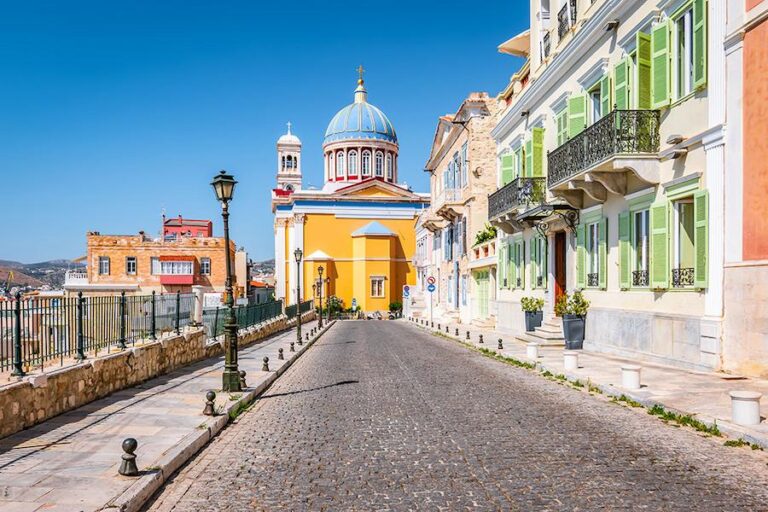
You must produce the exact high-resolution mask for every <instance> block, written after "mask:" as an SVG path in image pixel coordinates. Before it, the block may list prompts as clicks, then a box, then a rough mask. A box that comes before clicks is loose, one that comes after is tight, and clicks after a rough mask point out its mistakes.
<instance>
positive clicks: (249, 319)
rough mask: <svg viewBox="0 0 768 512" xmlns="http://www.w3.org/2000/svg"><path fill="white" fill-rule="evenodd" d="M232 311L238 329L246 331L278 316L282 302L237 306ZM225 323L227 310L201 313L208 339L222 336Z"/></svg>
mask: <svg viewBox="0 0 768 512" xmlns="http://www.w3.org/2000/svg"><path fill="white" fill-rule="evenodd" d="M234 309H235V319H236V320H237V326H238V328H239V329H246V328H248V327H251V326H252V325H258V324H260V323H262V322H266V321H267V320H271V319H273V318H277V317H278V316H280V315H281V314H282V312H283V301H281V300H274V301H271V302H264V303H262V304H251V305H249V306H237V307H235V308H234ZM226 321H227V308H216V309H206V310H204V311H203V326H204V327H205V332H206V334H207V336H208V337H209V338H215V337H217V336H219V335H220V334H223V333H224V324H225V323H226Z"/></svg>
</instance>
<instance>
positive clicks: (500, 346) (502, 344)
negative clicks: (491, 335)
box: [498, 338, 504, 350]
mask: <svg viewBox="0 0 768 512" xmlns="http://www.w3.org/2000/svg"><path fill="white" fill-rule="evenodd" d="M498 349H499V350H504V343H503V342H502V341H501V338H499V346H498Z"/></svg>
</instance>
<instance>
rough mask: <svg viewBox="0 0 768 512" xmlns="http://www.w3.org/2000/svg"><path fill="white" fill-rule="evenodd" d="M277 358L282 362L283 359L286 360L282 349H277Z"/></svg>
mask: <svg viewBox="0 0 768 512" xmlns="http://www.w3.org/2000/svg"><path fill="white" fill-rule="evenodd" d="M277 358H278V359H279V360H280V361H282V360H283V359H285V358H284V357H283V349H281V348H279V349H277Z"/></svg>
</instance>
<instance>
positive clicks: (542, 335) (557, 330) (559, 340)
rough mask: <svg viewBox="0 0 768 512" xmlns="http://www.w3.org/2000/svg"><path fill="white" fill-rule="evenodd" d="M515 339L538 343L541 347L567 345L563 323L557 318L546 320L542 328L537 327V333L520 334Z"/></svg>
mask: <svg viewBox="0 0 768 512" xmlns="http://www.w3.org/2000/svg"><path fill="white" fill-rule="evenodd" d="M515 337H516V338H517V339H518V340H520V341H523V342H525V343H538V344H539V345H552V346H563V345H565V338H564V337H563V321H562V320H561V319H560V318H559V317H556V316H552V317H549V318H547V319H546V320H544V321H543V322H542V324H541V327H537V328H536V330H535V331H533V332H525V333H523V334H518V335H517V336H515Z"/></svg>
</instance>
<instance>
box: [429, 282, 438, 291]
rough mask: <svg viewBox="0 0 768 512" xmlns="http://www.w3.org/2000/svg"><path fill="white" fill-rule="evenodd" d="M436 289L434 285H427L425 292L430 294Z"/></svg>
mask: <svg viewBox="0 0 768 512" xmlns="http://www.w3.org/2000/svg"><path fill="white" fill-rule="evenodd" d="M436 289H437V287H435V285H434V284H432V283H429V285H428V286H427V291H428V292H429V293H432V292H434V291H435V290H436Z"/></svg>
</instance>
